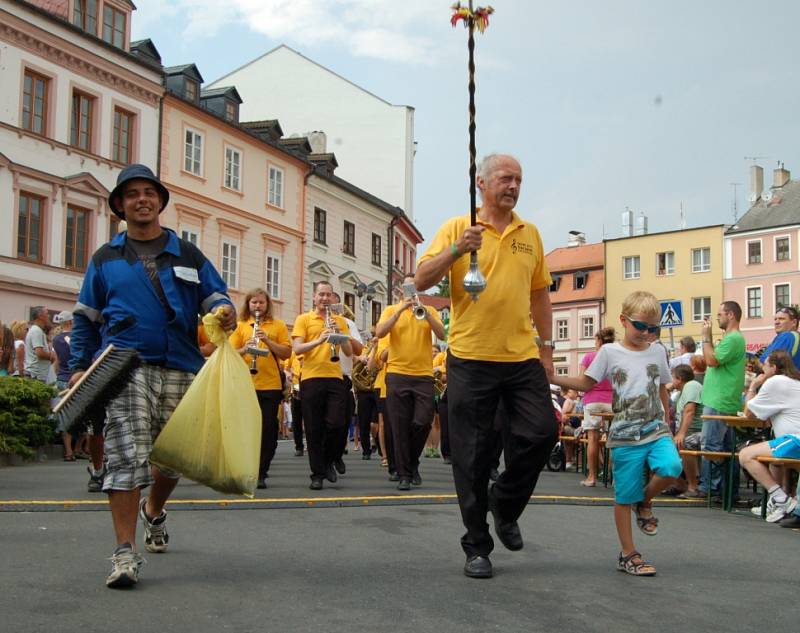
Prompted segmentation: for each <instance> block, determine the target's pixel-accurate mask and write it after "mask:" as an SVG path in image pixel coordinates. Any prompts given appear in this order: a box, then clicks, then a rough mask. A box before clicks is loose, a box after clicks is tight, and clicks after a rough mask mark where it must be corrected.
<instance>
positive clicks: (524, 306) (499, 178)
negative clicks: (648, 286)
mask: <svg viewBox="0 0 800 633" xmlns="http://www.w3.org/2000/svg"><path fill="white" fill-rule="evenodd" d="M521 183H522V168H521V167H520V165H519V163H518V162H517V161H516V160H515V159H514V158H513V157H511V156H505V155H497V154H492V155H489V156H487V157H485V158H484V159H483V161H482V162H481V164H480V167H479V169H478V174H477V186H478V188H479V190H480V192H481V198H482V200H483V205H482V207H481V208H480V209H479V211H478V223H477V226H475V227H470V221H469V215H465V216H460V217H456V218H452V219H450V220H448V221H447V222H446V223H445V224H444V226H442V227H441V228H440V229H439V231H438V233H437V234H436V236H435V237H434V239H433V241H432V243H431V244H430V246H429V247H428V250H427V251H426V252H425V254H424V255H423V256H422V257H421V259H420V261H419V267H418V269H417V274H416V277H415V280H416V285H417V288H418V289H419V290H424V289H426V288H430V287H431V286H433V285H435V284H437V283H438V282H439V281H440V280H441V279H442V278H443V277H444V276H449V281H450V300H451V304H452V308H451V313H450V332H449V335H448V345H449V349H448V356H447V384H448V387H447V399H448V409H449V418H450V419H449V422H450V424H449V426H450V428H449V435H450V446H451V450H452V460H453V478H454V480H455V485H456V492H457V493H458V504H459V507H460V508H461V517H462V520H463V522H464V526H465V527H466V529H467V532H466V534H465V535H464V536H463V537H462V538H461V546H462V547H463V549H464V552H465V553H466V555H467V562H466V564H465V566H464V573H465V574H466V575H467V576H469V577H472V578H490V577H491V576H492V564H491V562H490V561H489V554H490V553H491V551H492V549H493V547H494V542H493V541H492V537H491V535H490V534H489V526H488V524H487V522H486V513H487V510H491V512H492V515H493V517H494V526H495V532H496V533H497V536H498V537H499V538H500V541H501V542H502V543H503V545H505V546H506V547H507V548H508V549H511V550H518V549H521V548H522V535H521V534H520V531H519V526H518V525H517V519H518V518H519V516H520V515H521V514H522V511H523V510H524V508H525V506H526V505H527V503H528V501H529V499H530V497H531V494H533V489H534V487H535V486H536V481H537V479H538V477H539V473H540V472H541V470H542V467H543V466H544V464H545V461H546V460H547V456H548V454H549V453H550V449H551V448H552V447H553V445H554V444H555V441H556V436H557V433H558V425H557V423H556V419H555V414H554V411H553V405H552V403H551V402H550V387H549V383H548V375H552V372H553V349H552V346H553V344H552V341H551V340H550V336H551V331H552V307H551V305H550V297H549V294H548V292H549V286H550V284H551V279H550V273H549V272H548V270H547V266H546V264H545V260H544V252H543V248H542V240H541V237H540V236H539V231H538V230H537V229H536V227H535V226H534V225H533V224H531V223H529V222H525V221H523V220H521V219H520V217H519V216H518V215H517V214H516V213H514V207H515V206H516V203H517V199H518V198H519V191H520V185H521ZM472 251H477V252H478V264H479V266H480V269H481V272H483V274H484V275H485V276H486V289H485V290H484V291H483V292H482V293H481V294H480V296H479V298H478V300H477V301H476V302H473V301H472V299H471V297H470V295H468V294H467V293H466V292H465V291H464V284H463V279H464V275H465V274H466V272H467V269H468V268H469V253H470V252H472ZM531 316H532V317H533V320H534V321H535V322H536V325H537V327H538V329H539V335H540V336H541V338H542V339H543V340H541V342H540V345H539V346H537V345H536V342H535V341H534V334H533V327H532V325H531V318H530V317H531ZM501 400H502V402H503V404H504V407H505V411H506V416H507V418H506V422H507V423H506V425H505V428H504V429H503V433H504V434H506V437H505V442H504V444H505V447H506V455H505V462H506V469H505V470H504V471H503V473H502V474H501V475H500V477H499V478H498V480H497V482H495V484H494V485H493V486H492V488H491V489H490V490H488V492H487V486H488V484H489V470H490V468H491V463H492V459H493V455H492V452H493V450H494V447H495V444H494V442H493V441H492V437H493V431H492V424H493V422H494V419H495V413H496V410H497V406H498V403H499V402H500V401H501Z"/></svg>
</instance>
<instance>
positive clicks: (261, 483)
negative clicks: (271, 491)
mask: <svg viewBox="0 0 800 633" xmlns="http://www.w3.org/2000/svg"><path fill="white" fill-rule="evenodd" d="M266 487H267V481H266V479H259V480H258V483H257V484H256V488H258V489H259V490H264V488H266Z"/></svg>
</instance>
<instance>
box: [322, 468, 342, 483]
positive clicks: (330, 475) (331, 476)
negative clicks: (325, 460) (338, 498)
mask: <svg viewBox="0 0 800 633" xmlns="http://www.w3.org/2000/svg"><path fill="white" fill-rule="evenodd" d="M325 479H327V480H328V481H330V482H331V483H332V484H335V483H336V480H337V479H339V477H337V476H336V469H335V468H334V467H333V464H331V465H330V466H328V470H326V471H325Z"/></svg>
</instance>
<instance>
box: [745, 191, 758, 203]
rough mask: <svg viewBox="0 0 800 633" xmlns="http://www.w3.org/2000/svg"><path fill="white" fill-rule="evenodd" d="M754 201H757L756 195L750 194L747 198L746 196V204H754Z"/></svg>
mask: <svg viewBox="0 0 800 633" xmlns="http://www.w3.org/2000/svg"><path fill="white" fill-rule="evenodd" d="M756 200H758V194H756V193H751V194H750V195H749V196H747V201H748V202H755V201H756Z"/></svg>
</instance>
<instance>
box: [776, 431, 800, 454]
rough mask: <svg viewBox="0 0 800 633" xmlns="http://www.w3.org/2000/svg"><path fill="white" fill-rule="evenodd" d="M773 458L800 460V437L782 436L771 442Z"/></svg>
mask: <svg viewBox="0 0 800 633" xmlns="http://www.w3.org/2000/svg"><path fill="white" fill-rule="evenodd" d="M769 447H770V448H771V449H772V456H773V457H779V458H780V459H800V435H781V436H780V437H776V438H775V439H774V440H770V441H769Z"/></svg>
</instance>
